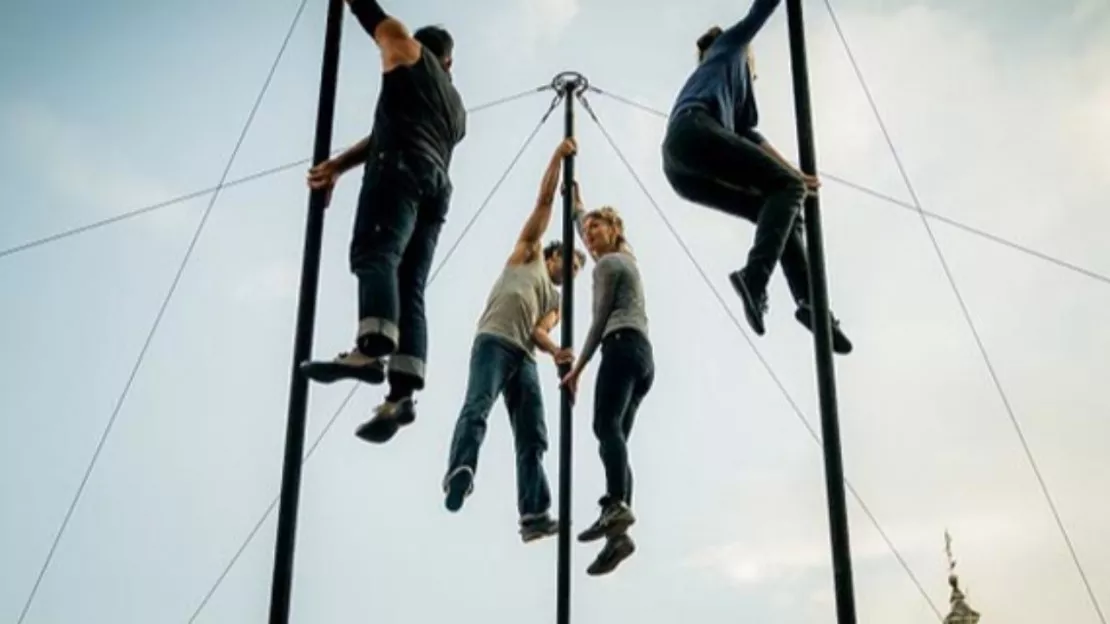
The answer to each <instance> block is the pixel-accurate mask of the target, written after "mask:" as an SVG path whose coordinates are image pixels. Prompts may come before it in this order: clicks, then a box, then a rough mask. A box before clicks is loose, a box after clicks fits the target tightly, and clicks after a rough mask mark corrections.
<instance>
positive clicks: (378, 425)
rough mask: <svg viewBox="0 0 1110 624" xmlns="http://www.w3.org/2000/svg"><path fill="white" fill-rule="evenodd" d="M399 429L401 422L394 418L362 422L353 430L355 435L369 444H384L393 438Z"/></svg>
mask: <svg viewBox="0 0 1110 624" xmlns="http://www.w3.org/2000/svg"><path fill="white" fill-rule="evenodd" d="M400 429H401V423H400V422H398V421H397V419H395V418H390V419H384V420H379V421H370V422H368V423H363V424H362V425H361V426H360V427H359V428H358V429H356V430H355V437H357V438H358V439H360V440H363V441H365V442H369V443H371V444H384V443H385V442H389V441H390V440H391V439H393V436H395V435H397V432H398V431H399V430H400Z"/></svg>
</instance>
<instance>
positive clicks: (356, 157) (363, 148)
mask: <svg viewBox="0 0 1110 624" xmlns="http://www.w3.org/2000/svg"><path fill="white" fill-rule="evenodd" d="M369 156H370V136H367V137H366V138H364V139H362V140H361V141H359V142H358V143H355V144H354V145H352V146H351V147H348V148H347V149H346V150H344V151H343V153H342V154H339V155H338V156H336V157H335V158H333V159H332V162H333V163H334V164H335V169H336V173H340V174H342V173H346V172H347V171H349V170H350V169H352V168H354V167H357V166H359V165H361V164H362V163H364V162H366V159H367V158H368V157H369Z"/></svg>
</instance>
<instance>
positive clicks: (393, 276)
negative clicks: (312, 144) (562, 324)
mask: <svg viewBox="0 0 1110 624" xmlns="http://www.w3.org/2000/svg"><path fill="white" fill-rule="evenodd" d="M347 4H348V5H349V6H350V8H351V12H352V13H354V15H355V17H356V18H357V19H358V21H359V23H360V24H361V25H362V27H363V28H364V29H365V30H366V32H367V33H369V34H370V36H371V37H372V38H373V39H374V41H375V42H376V43H377V45H378V48H379V50H380V52H381V62H382V79H381V91H380V93H379V95H378V102H377V108H376V110H375V111H374V125H373V128H372V130H371V133H370V136H368V137H367V138H365V139H363V140H362V141H359V142H358V143H357V144H356V145H354V146H353V147H351V148H350V149H348V150H347V151H346V152H344V153H343V154H340V155H339V156H337V157H335V158H333V159H331V160H328V161H325V162H323V163H321V164H319V165H317V166H316V167H313V168H312V169H311V170H310V171H309V174H308V184H309V186H311V187H312V188H314V189H320V188H323V189H327V190H329V192H330V190H331V188H332V187H334V185H335V183H336V180H337V179H338V178H339V176H340V175H341V174H343V173H344V172H346V171H348V170H349V169H351V168H353V167H355V166H357V165H359V164H362V163H365V166H364V169H363V177H362V189H361V190H360V192H359V198H358V209H357V212H356V215H355V223H354V234H353V236H352V238H351V248H350V265H351V272H352V273H354V274H355V276H356V277H357V278H358V315H359V323H358V332H357V334H356V339H355V346H354V348H353V349H352V350H351V351H350V352H347V353H341V354H340V355H339V356H338V357H337V358H335V359H334V360H332V361H329V362H305V363H303V364H302V365H301V367H302V371H303V372H304V374H305V375H306V376H308V377H309V378H311V379H313V380H315V381H319V382H323V383H331V382H334V381H337V380H339V379H357V380H360V381H363V382H366V383H371V384H380V383H382V382H383V381H385V379H386V377H387V374H386V372H387V369H388V378H389V394H388V396H386V399H385V401H384V402H383V403H382V404H381V405H379V406H378V407H377V408H375V410H374V417H373V418H371V419H370V420H369V421H367V422H366V423H364V424H363V425H361V426H360V427H359V428H358V431H357V432H356V435H358V436H359V437H360V438H362V439H364V440H366V441H368V442H378V443H380V442H385V441H387V440H389V439H390V438H391V437H393V435H394V434H395V433H396V432H397V429H398V428H399V427H400V426H403V425H407V424H409V423H412V422H413V421H414V420H415V418H416V412H415V408H414V405H413V398H412V397H413V393H414V392H415V391H417V390H421V389H423V388H424V383H425V380H424V370H425V364H426V359H427V355H428V354H427V339H428V328H427V319H426V315H425V311H424V289H425V286H426V284H427V278H428V271H429V269H430V268H431V264H432V258H433V256H434V255H435V250H436V244H437V242H438V241H439V234H440V230H441V228H442V227H443V223H444V220H445V219H446V215H447V211H448V208H449V205H450V200H451V191H452V185H451V178H450V175H449V173H448V170H449V167H450V165H451V156H452V154H453V153H454V149H455V147H456V146H457V145H458V144H459V143H460V142H461V141H462V140H463V137H464V136H465V134H466V109H465V107H464V106H463V102H462V98H461V97H460V95H459V93H458V91H457V90H456V89H455V86H454V85H453V84H452V81H451V65H452V53H453V49H454V41H453V39H452V37H451V35H450V33H448V32H447V31H446V30H444V29H443V28H440V27H437V26H425V27H423V28H421V29H419V30H417V31H416V32H415V33H412V34H410V33H409V31H408V29H407V28H406V27H405V25H404V24H402V23H401V22H400V21H398V20H397V19H395V18H393V17H391V16H389V15H387V14H386V13H385V11H383V10H382V7H381V6H379V5H378V3H377V2H375V0H347ZM386 358H388V366H387V365H386Z"/></svg>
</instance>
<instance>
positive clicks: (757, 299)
mask: <svg viewBox="0 0 1110 624" xmlns="http://www.w3.org/2000/svg"><path fill="white" fill-rule="evenodd" d="M779 4H781V0H755V1H754V3H753V4H752V7H751V9H750V10H749V11H748V14H747V15H745V16H744V17H743V18H742V19H741V20H740V21H738V22H736V23H735V24H733V25H732V26H731V27H729V28H727V29H721V28H720V27H718V26H714V27H713V28H711V29H709V31H707V32H706V33H705V34H703V35H702V36H701V37H699V38H698V40H697V50H698V66H697V68H696V69H695V70H694V71H693V73H691V74H690V77H689V78H688V79H687V80H686V84H685V85H683V87H682V90H681V91H680V92H679V94H678V97H677V99H676V101H675V104H674V106H673V108H672V109H671V113H670V119H669V121H668V123H667V130H666V135H665V137H664V139H663V146H662V151H663V173H664V175H665V176H666V178H667V180H668V181H669V182H670V184H671V187H672V188H673V189H674V191H675V192H676V193H677V194H678V195H679V196H680V197H682V198H683V199H686V200H688V201H691V202H693V203H696V204H700V205H703V206H708V207H710V208H714V209H716V210H720V211H722V212H725V213H727V214H731V215H734V216H738V217H742V218H744V219H747V220H749V221H752V222H754V223H755V224H756V229H755V240H754V242H753V244H752V246H751V250H750V251H749V253H748V258H747V264H746V265H745V266H744V268H742V269H740V270H738V271H735V272H733V273H732V274H730V275H729V282H730V283H731V284H732V286H733V288H734V289H735V290H736V292H737V294H739V295H740V298H741V299H742V301H743V304H744V314H745V317H746V318H747V320H748V323H749V324H750V325H751V327H752V330H753V331H754V332H755V333H756V334H757V335H760V336H762V335H763V334H764V332H765V326H764V315H765V314H766V313H767V284H768V282H769V281H770V279H771V274H772V273H773V272H774V268H775V265H776V264H780V263H781V265H782V270H783V275H784V276H785V277H786V281H787V284H788V286H789V287H790V292H791V294H792V295H793V297H794V301H795V303H796V305H797V310H796V312H795V315H794V316H795V318H796V319H797V320H798V322H799V323H801V324H802V325H804V326H805V327H807V328H808V329H810V330H811V331H812V329H813V318H812V317H813V311H812V307H811V306H810V303H809V266H808V264H807V260H806V246H805V239H804V238H803V230H802V225H803V224H802V219H801V216H800V212H801V209H802V201H803V199H804V198H805V195H806V193H807V192H816V190H817V188H818V187H819V186H820V181H819V180H818V179H817V178H816V177H815V176H809V175H806V174H804V173H802V172H801V171H799V170H798V169H797V168H796V167H795V166H794V165H792V164H791V163H790V162H789V161H788V160H786V158H784V157H783V156H782V155H781V154H780V153H779V152H778V151H777V150H776V149H775V148H774V147H773V146H772V145H771V143H770V142H769V141H767V139H766V138H764V137H763V135H762V134H760V133H759V131H758V130H757V129H756V126H757V125H758V123H759V113H758V109H757V108H756V102H755V94H754V93H753V90H752V83H753V81H754V79H755V75H754V58H753V55H752V52H751V42H752V39H753V38H754V37H755V35H756V34H757V33H758V32H759V30H760V29H761V28H762V27H763V25H764V24H765V23H766V22H767V19H768V18H770V16H771V14H772V13H774V10H775V9H776V8H777V7H778V6H779ZM832 325H833V328H832V329H833V350H834V351H835V352H837V353H840V354H846V353H850V352H851V351H852V343H851V341H850V340H849V339H848V337H847V335H845V334H844V332H843V331H842V330H841V329H840V323H839V322H838V321H837V320H836V319H833V322H832Z"/></svg>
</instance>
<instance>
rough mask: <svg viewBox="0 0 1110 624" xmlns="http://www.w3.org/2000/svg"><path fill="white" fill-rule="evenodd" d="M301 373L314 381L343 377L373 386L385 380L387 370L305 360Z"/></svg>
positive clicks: (325, 381) (330, 380)
mask: <svg viewBox="0 0 1110 624" xmlns="http://www.w3.org/2000/svg"><path fill="white" fill-rule="evenodd" d="M301 374H303V375H304V376H305V377H308V378H309V379H311V380H312V381H315V382H319V383H323V384H330V383H335V382H337V381H340V380H342V379H356V380H358V381H361V382H364V383H368V384H370V385H372V386H377V385H380V384H381V383H382V382H384V381H385V371H384V370H382V369H381V368H378V367H373V368H372V367H369V366H349V365H346V364H337V363H335V362H304V363H303V364H301Z"/></svg>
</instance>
